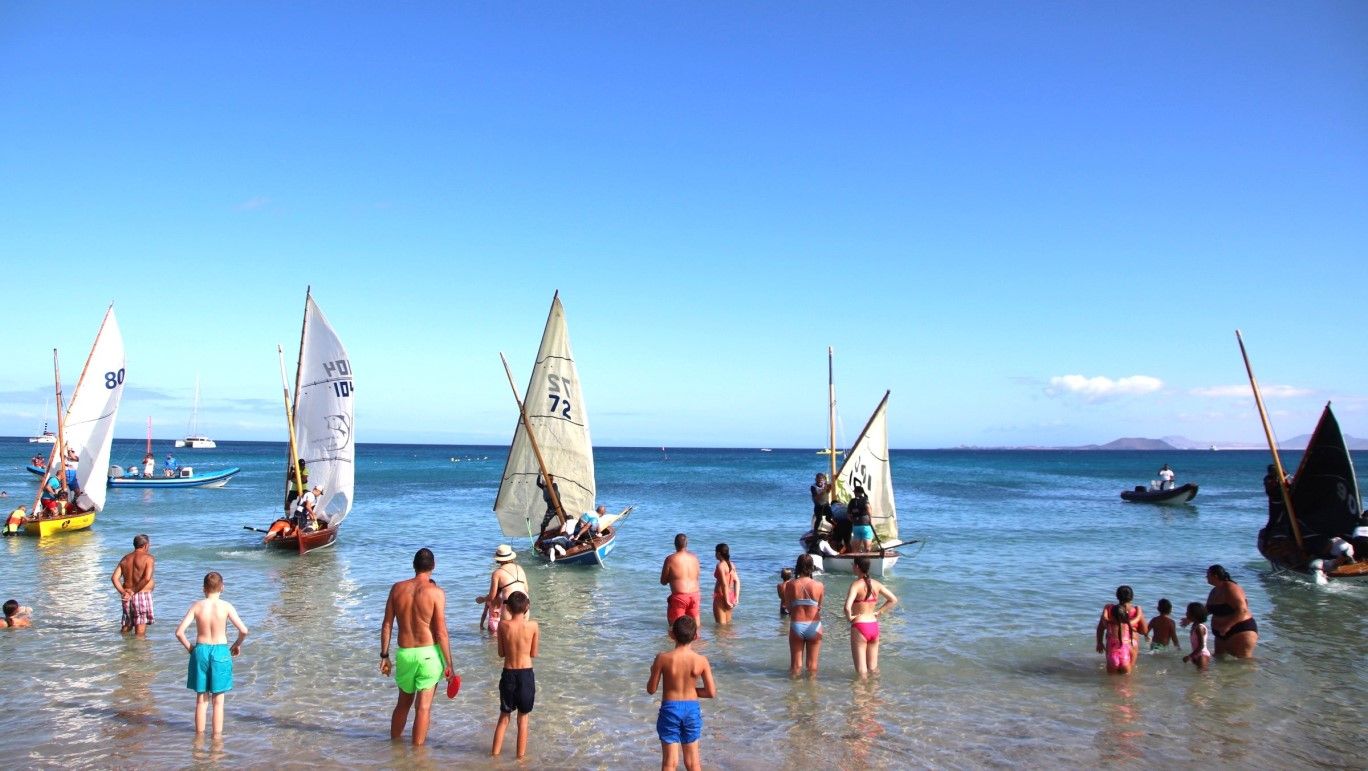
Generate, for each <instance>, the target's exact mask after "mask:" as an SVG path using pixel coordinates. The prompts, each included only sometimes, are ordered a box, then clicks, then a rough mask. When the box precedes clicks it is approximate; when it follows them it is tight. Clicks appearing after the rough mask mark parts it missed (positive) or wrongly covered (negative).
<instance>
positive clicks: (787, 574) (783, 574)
mask: <svg viewBox="0 0 1368 771" xmlns="http://www.w3.org/2000/svg"><path fill="white" fill-rule="evenodd" d="M792 580H793V568H784V569H783V570H780V571H779V585H778V586H776V587H774V588H775V591H777V592H779V617H780V618H783V617H784V616H787V615H788V614H789V612H788V608H787V607H786V606H785V605H784V584H786V583H788V582H789V581H792Z"/></svg>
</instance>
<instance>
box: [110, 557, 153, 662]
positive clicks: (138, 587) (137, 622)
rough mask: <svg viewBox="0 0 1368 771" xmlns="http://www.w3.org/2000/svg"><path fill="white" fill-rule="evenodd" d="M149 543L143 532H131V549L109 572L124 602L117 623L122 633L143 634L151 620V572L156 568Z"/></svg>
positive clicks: (141, 635)
mask: <svg viewBox="0 0 1368 771" xmlns="http://www.w3.org/2000/svg"><path fill="white" fill-rule="evenodd" d="M151 545H152V540H151V539H150V538H148V537H147V534H146V533H139V534H137V535H135V536H133V551H131V552H129V553H127V554H125V555H124V556H123V559H121V560H119V564H118V565H115V566H114V572H113V574H111V575H110V576H109V581H110V583H112V584H114V589H115V590H116V591H117V592H118V593H119V598H120V600H121V601H122V604H123V616H122V619H121V620H120V623H119V631H120V632H121V633H128V632H133V633H134V634H135V635H137V636H138V637H143V636H144V635H146V634H147V625H148V624H150V623H152V611H153V608H152V590H153V589H155V588H156V587H157V582H156V579H155V578H153V573H154V572H155V571H156V568H157V558H156V557H153V556H152V554H151V552H149V551H148V550H149V549H150V548H151Z"/></svg>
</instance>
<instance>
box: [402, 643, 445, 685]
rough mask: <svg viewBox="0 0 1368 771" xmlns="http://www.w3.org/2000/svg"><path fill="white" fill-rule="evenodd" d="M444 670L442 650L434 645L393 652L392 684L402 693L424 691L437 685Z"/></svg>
mask: <svg viewBox="0 0 1368 771" xmlns="http://www.w3.org/2000/svg"><path fill="white" fill-rule="evenodd" d="M445 670H446V662H445V660H444V659H443V658H442V649H441V648H439V647H437V646H436V645H423V646H420V647H417V648H398V649H396V650H395V651H394V682H395V684H396V685H398V686H399V690H401V691H403V692H404V693H417V692H419V691H426V690H427V689H429V688H431V687H433V686H435V685H437V681H438V680H441V679H442V672H444V671H445Z"/></svg>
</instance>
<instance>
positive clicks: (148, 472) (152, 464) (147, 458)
mask: <svg viewBox="0 0 1368 771" xmlns="http://www.w3.org/2000/svg"><path fill="white" fill-rule="evenodd" d="M156 470H157V459H156V458H154V457H153V456H152V453H150V452H149V453H148V454H146V455H144V456H143V476H145V477H147V478H148V479H151V478H152V475H153V472H155V471H156Z"/></svg>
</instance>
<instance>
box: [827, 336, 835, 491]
mask: <svg viewBox="0 0 1368 771" xmlns="http://www.w3.org/2000/svg"><path fill="white" fill-rule="evenodd" d="M833 359H834V356H833V353H832V350H831V346H829V345H828V346H827V454H828V455H830V456H831V476H829V477H827V505H828V506H830V505H832V504H834V503H836V494H835V493H836V368H835V365H834V363H833Z"/></svg>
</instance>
